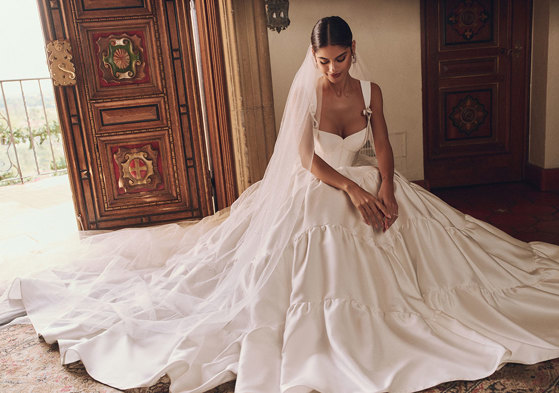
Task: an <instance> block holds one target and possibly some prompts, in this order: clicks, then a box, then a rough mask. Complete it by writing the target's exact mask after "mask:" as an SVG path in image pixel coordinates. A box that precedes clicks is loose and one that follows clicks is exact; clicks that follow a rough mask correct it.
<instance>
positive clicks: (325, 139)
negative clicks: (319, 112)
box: [311, 81, 372, 168]
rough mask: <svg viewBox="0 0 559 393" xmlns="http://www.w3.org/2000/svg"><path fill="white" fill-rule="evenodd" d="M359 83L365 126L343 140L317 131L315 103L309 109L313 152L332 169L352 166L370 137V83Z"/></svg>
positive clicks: (328, 133) (317, 122) (332, 134)
mask: <svg viewBox="0 0 559 393" xmlns="http://www.w3.org/2000/svg"><path fill="white" fill-rule="evenodd" d="M360 82H361V92H362V93H363V100H364V102H365V105H366V108H365V109H363V115H364V116H366V117H367V125H366V127H365V128H363V129H362V130H361V131H357V132H355V133H353V134H351V135H349V136H347V137H345V138H342V137H341V136H340V135H338V134H334V133H332V132H326V131H322V130H320V129H319V125H320V124H319V121H318V119H316V101H315V102H313V105H312V107H311V113H312V117H313V137H314V151H315V153H316V154H317V155H318V156H320V158H322V159H323V160H324V161H326V163H327V164H328V165H330V166H331V167H332V168H337V167H341V166H351V165H353V162H354V161H355V158H356V156H357V153H358V152H359V150H360V149H361V148H362V147H363V146H364V145H365V144H366V143H367V139H368V137H369V135H370V133H369V130H370V117H371V109H370V100H371V83H370V82H367V81H360ZM367 104H369V105H367ZM371 139H372V138H371Z"/></svg>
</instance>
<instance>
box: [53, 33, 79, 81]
mask: <svg viewBox="0 0 559 393" xmlns="http://www.w3.org/2000/svg"><path fill="white" fill-rule="evenodd" d="M47 57H48V65H49V71H50V76H51V78H52V81H53V83H54V85H55V86H73V85H75V84H76V69H75V68H74V64H72V47H71V45H70V42H69V41H67V40H54V41H51V42H49V43H47Z"/></svg>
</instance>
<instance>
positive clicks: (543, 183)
mask: <svg viewBox="0 0 559 393" xmlns="http://www.w3.org/2000/svg"><path fill="white" fill-rule="evenodd" d="M525 174H526V181H527V182H528V183H530V184H532V185H533V186H535V187H537V188H538V189H539V190H540V191H559V168H542V167H539V166H536V165H534V164H530V163H528V164H527V165H526V171H525Z"/></svg>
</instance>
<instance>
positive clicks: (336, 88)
mask: <svg viewBox="0 0 559 393" xmlns="http://www.w3.org/2000/svg"><path fill="white" fill-rule="evenodd" d="M326 83H327V85H328V86H329V87H330V89H332V91H333V92H334V94H335V95H336V97H342V96H348V95H349V94H350V91H351V77H350V76H349V74H348V75H346V77H345V78H344V79H343V80H341V81H339V82H338V83H332V82H330V81H329V80H328V79H326Z"/></svg>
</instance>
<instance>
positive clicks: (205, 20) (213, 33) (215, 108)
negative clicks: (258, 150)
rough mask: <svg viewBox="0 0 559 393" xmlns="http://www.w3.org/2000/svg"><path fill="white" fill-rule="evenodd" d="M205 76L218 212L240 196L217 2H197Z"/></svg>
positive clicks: (203, 75) (203, 76)
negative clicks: (236, 176)
mask: <svg viewBox="0 0 559 393" xmlns="http://www.w3.org/2000/svg"><path fill="white" fill-rule="evenodd" d="M195 3H196V15H197V22H198V31H199V35H200V48H201V59H202V69H203V70H207V71H208V72H204V73H203V74H202V78H203V81H204V94H205V99H206V111H207V119H208V133H209V137H210V140H209V145H210V155H211V160H212V166H213V170H214V181H215V190H216V199H217V201H216V204H217V209H218V210H220V209H223V208H225V207H227V206H229V205H231V204H232V203H233V202H234V201H235V199H236V198H237V196H238V193H237V182H236V178H235V168H234V156H233V141H232V138H231V122H230V119H229V105H228V100H227V97H228V92H227V79H226V77H225V62H224V57H223V42H222V38H221V37H222V35H221V22H220V16H219V3H218V1H196V2H195Z"/></svg>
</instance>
